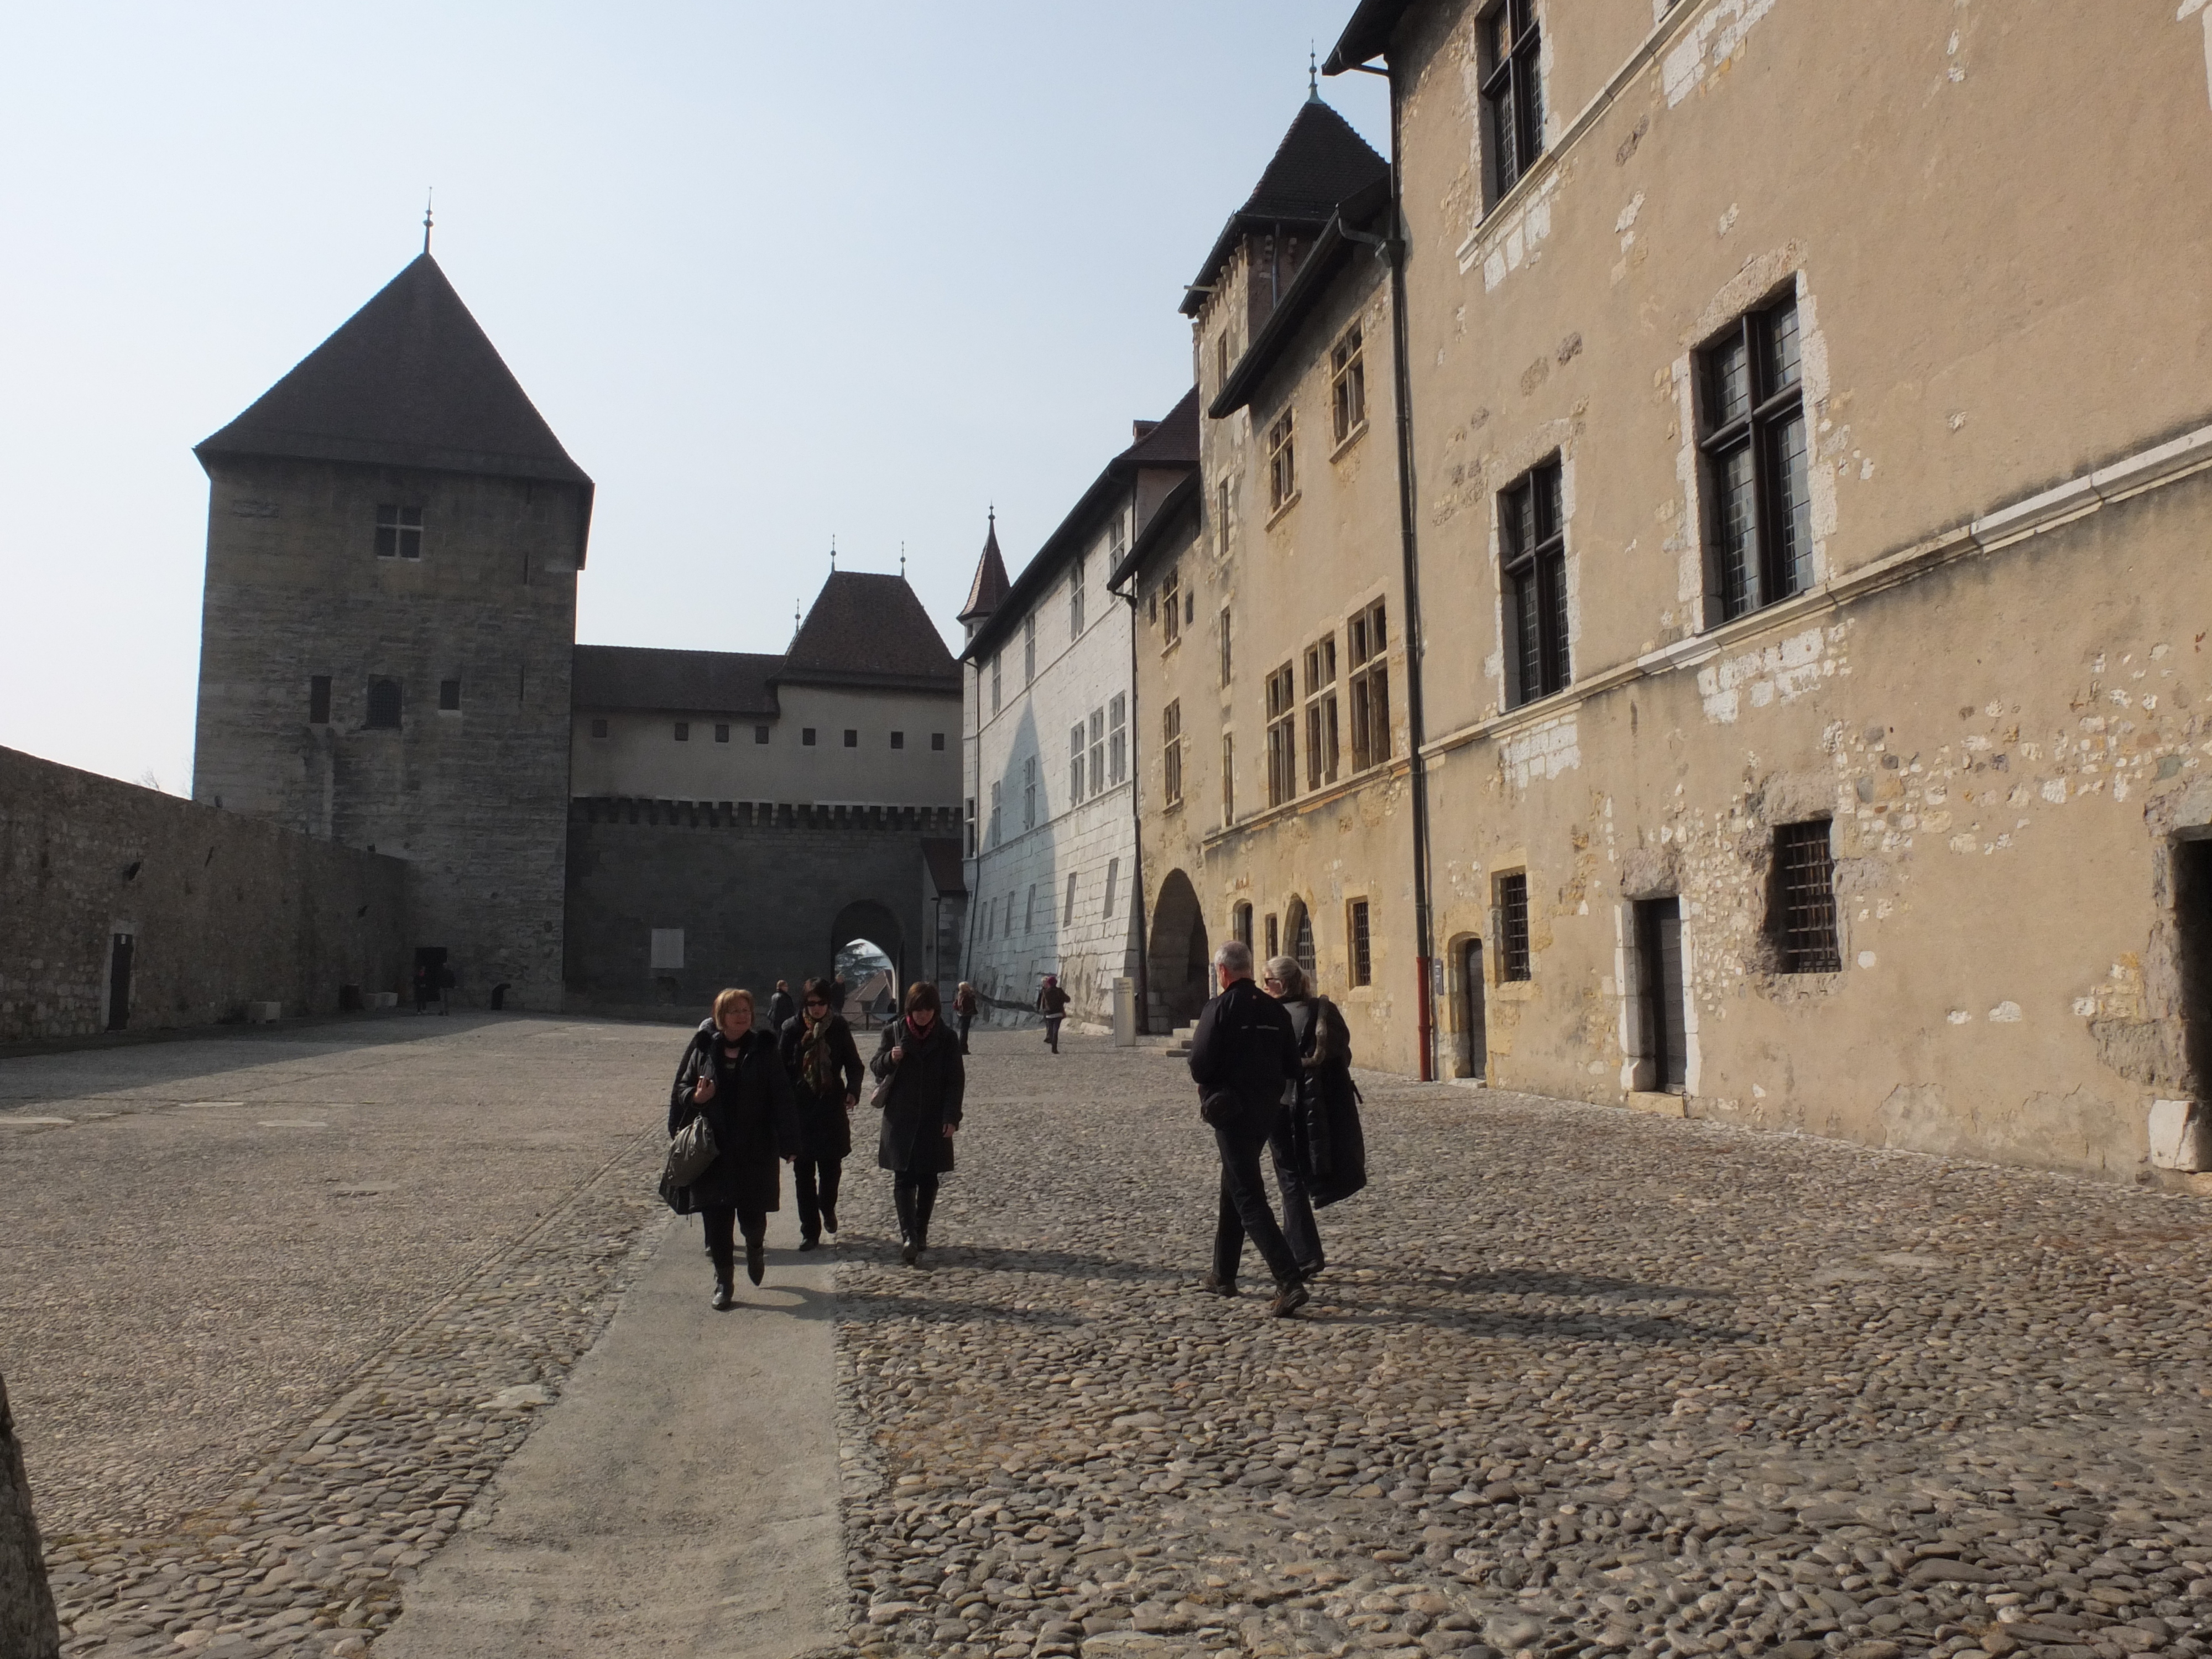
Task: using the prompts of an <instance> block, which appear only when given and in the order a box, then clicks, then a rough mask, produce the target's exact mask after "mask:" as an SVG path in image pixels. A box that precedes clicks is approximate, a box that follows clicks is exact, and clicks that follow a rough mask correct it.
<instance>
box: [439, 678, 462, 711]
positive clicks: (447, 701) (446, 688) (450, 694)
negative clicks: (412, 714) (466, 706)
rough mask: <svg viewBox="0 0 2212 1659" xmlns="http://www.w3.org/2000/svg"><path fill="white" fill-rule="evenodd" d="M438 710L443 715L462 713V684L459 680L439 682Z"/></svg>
mask: <svg viewBox="0 0 2212 1659" xmlns="http://www.w3.org/2000/svg"><path fill="white" fill-rule="evenodd" d="M438 708H439V709H440V711H441V713H444V714H459V713H460V712H461V683H460V682H459V680H440V681H439V682H438Z"/></svg>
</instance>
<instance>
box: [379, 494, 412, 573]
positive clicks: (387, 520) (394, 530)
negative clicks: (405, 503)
mask: <svg viewBox="0 0 2212 1659" xmlns="http://www.w3.org/2000/svg"><path fill="white" fill-rule="evenodd" d="M376 556H377V557H378V558H380V559H394V558H397V559H419V558H421V557H422V508H421V507H399V506H396V505H392V504H386V505H385V506H381V507H378V508H377V509H376Z"/></svg>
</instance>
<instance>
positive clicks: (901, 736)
mask: <svg viewBox="0 0 2212 1659" xmlns="http://www.w3.org/2000/svg"><path fill="white" fill-rule="evenodd" d="M891 747H892V748H894V749H903V748H905V747H906V733H905V732H892V733H891Z"/></svg>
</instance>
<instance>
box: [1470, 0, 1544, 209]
mask: <svg viewBox="0 0 2212 1659" xmlns="http://www.w3.org/2000/svg"><path fill="white" fill-rule="evenodd" d="M1535 14H1536V8H1535V4H1534V0H1498V4H1497V5H1495V6H1493V7H1492V8H1491V9H1490V12H1489V13H1488V15H1486V16H1485V17H1484V18H1483V20H1482V47H1483V51H1482V57H1483V64H1482V106H1483V113H1484V123H1483V125H1484V127H1485V130H1486V131H1485V136H1486V137H1487V138H1488V139H1489V141H1490V155H1491V167H1490V178H1491V186H1492V194H1491V200H1492V201H1493V202H1494V201H1496V200H1497V199H1498V197H1500V196H1503V195H1504V194H1505V192H1506V191H1509V190H1510V189H1512V188H1513V186H1514V185H1516V183H1518V182H1519V180H1520V178H1521V175H1522V173H1526V172H1528V169H1529V168H1530V167H1533V166H1534V165H1535V161H1536V158H1537V157H1538V156H1539V155H1542V154H1543V153H1544V86H1543V69H1542V64H1541V57H1542V53H1543V46H1542V42H1541V40H1540V38H1539V35H1538V32H1537V27H1536V15H1535Z"/></svg>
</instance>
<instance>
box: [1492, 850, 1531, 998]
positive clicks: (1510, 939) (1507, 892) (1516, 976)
mask: <svg viewBox="0 0 2212 1659" xmlns="http://www.w3.org/2000/svg"><path fill="white" fill-rule="evenodd" d="M1497 933H1498V978H1500V979H1502V980H1520V979H1527V978H1528V976H1529V966H1530V963H1529V960H1528V872H1527V871H1525V870H1516V871H1514V872H1512V873H1511V874H1510V875H1504V876H1500V877H1498V927H1497Z"/></svg>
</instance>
